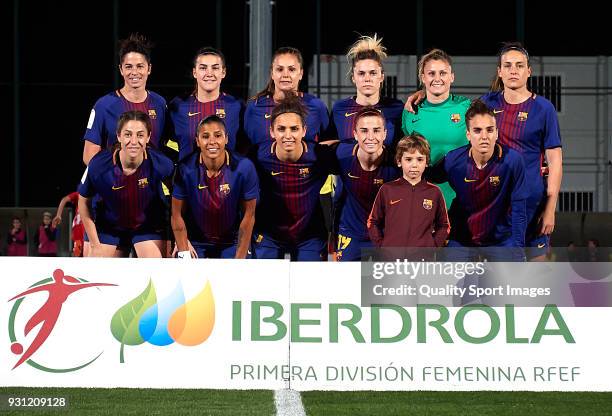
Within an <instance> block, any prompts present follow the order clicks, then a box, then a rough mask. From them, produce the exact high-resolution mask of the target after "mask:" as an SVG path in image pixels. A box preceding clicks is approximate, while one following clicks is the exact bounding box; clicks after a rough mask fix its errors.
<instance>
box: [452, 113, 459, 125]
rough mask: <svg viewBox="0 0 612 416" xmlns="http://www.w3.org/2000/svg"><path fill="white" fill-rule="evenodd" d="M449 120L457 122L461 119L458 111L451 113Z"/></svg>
mask: <svg viewBox="0 0 612 416" xmlns="http://www.w3.org/2000/svg"><path fill="white" fill-rule="evenodd" d="M451 121H452V122H453V123H459V122H460V121H461V114H459V113H455V114H451Z"/></svg>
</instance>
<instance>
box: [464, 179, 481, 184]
mask: <svg viewBox="0 0 612 416" xmlns="http://www.w3.org/2000/svg"><path fill="white" fill-rule="evenodd" d="M463 180H464V182H468V183H469V182H476V181H477V180H478V179H468V178H463Z"/></svg>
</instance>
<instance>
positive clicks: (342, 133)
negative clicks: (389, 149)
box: [325, 96, 404, 146]
mask: <svg viewBox="0 0 612 416" xmlns="http://www.w3.org/2000/svg"><path fill="white" fill-rule="evenodd" d="M355 99H356V97H355V96H353V97H348V98H344V99H342V100H338V101H336V102H335V103H334V105H333V107H332V114H331V122H330V126H329V129H328V130H327V131H326V132H325V138H327V139H339V140H340V141H349V142H353V140H354V139H355V134H354V132H353V131H354V129H355V115H356V114H357V112H358V111H359V110H361V109H362V108H363V106H362V105H360V104H357V101H355ZM374 107H375V108H377V109H379V110H380V111H381V112H382V113H383V115H384V116H385V127H386V129H387V137H386V138H385V146H391V145H392V144H393V143H395V141H397V140H398V139H399V138H400V137H401V135H402V111H403V109H404V103H402V102H401V101H400V100H396V99H393V98H387V97H383V98H381V99H380V101H379V102H378V104H376V105H375V106H374Z"/></svg>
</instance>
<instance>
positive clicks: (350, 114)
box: [344, 111, 357, 117]
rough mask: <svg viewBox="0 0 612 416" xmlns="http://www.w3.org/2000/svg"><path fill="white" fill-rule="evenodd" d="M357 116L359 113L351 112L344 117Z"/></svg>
mask: <svg viewBox="0 0 612 416" xmlns="http://www.w3.org/2000/svg"><path fill="white" fill-rule="evenodd" d="M355 114H357V111H353V112H352V113H349V112H348V111H347V112H346V113H344V117H350V116H354V115H355Z"/></svg>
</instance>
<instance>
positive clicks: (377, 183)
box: [374, 178, 384, 185]
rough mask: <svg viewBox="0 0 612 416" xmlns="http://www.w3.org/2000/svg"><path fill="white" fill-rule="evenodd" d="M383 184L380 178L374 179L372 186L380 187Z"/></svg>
mask: <svg viewBox="0 0 612 416" xmlns="http://www.w3.org/2000/svg"><path fill="white" fill-rule="evenodd" d="M383 182H384V181H383V179H382V178H374V185H382V184H383Z"/></svg>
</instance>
